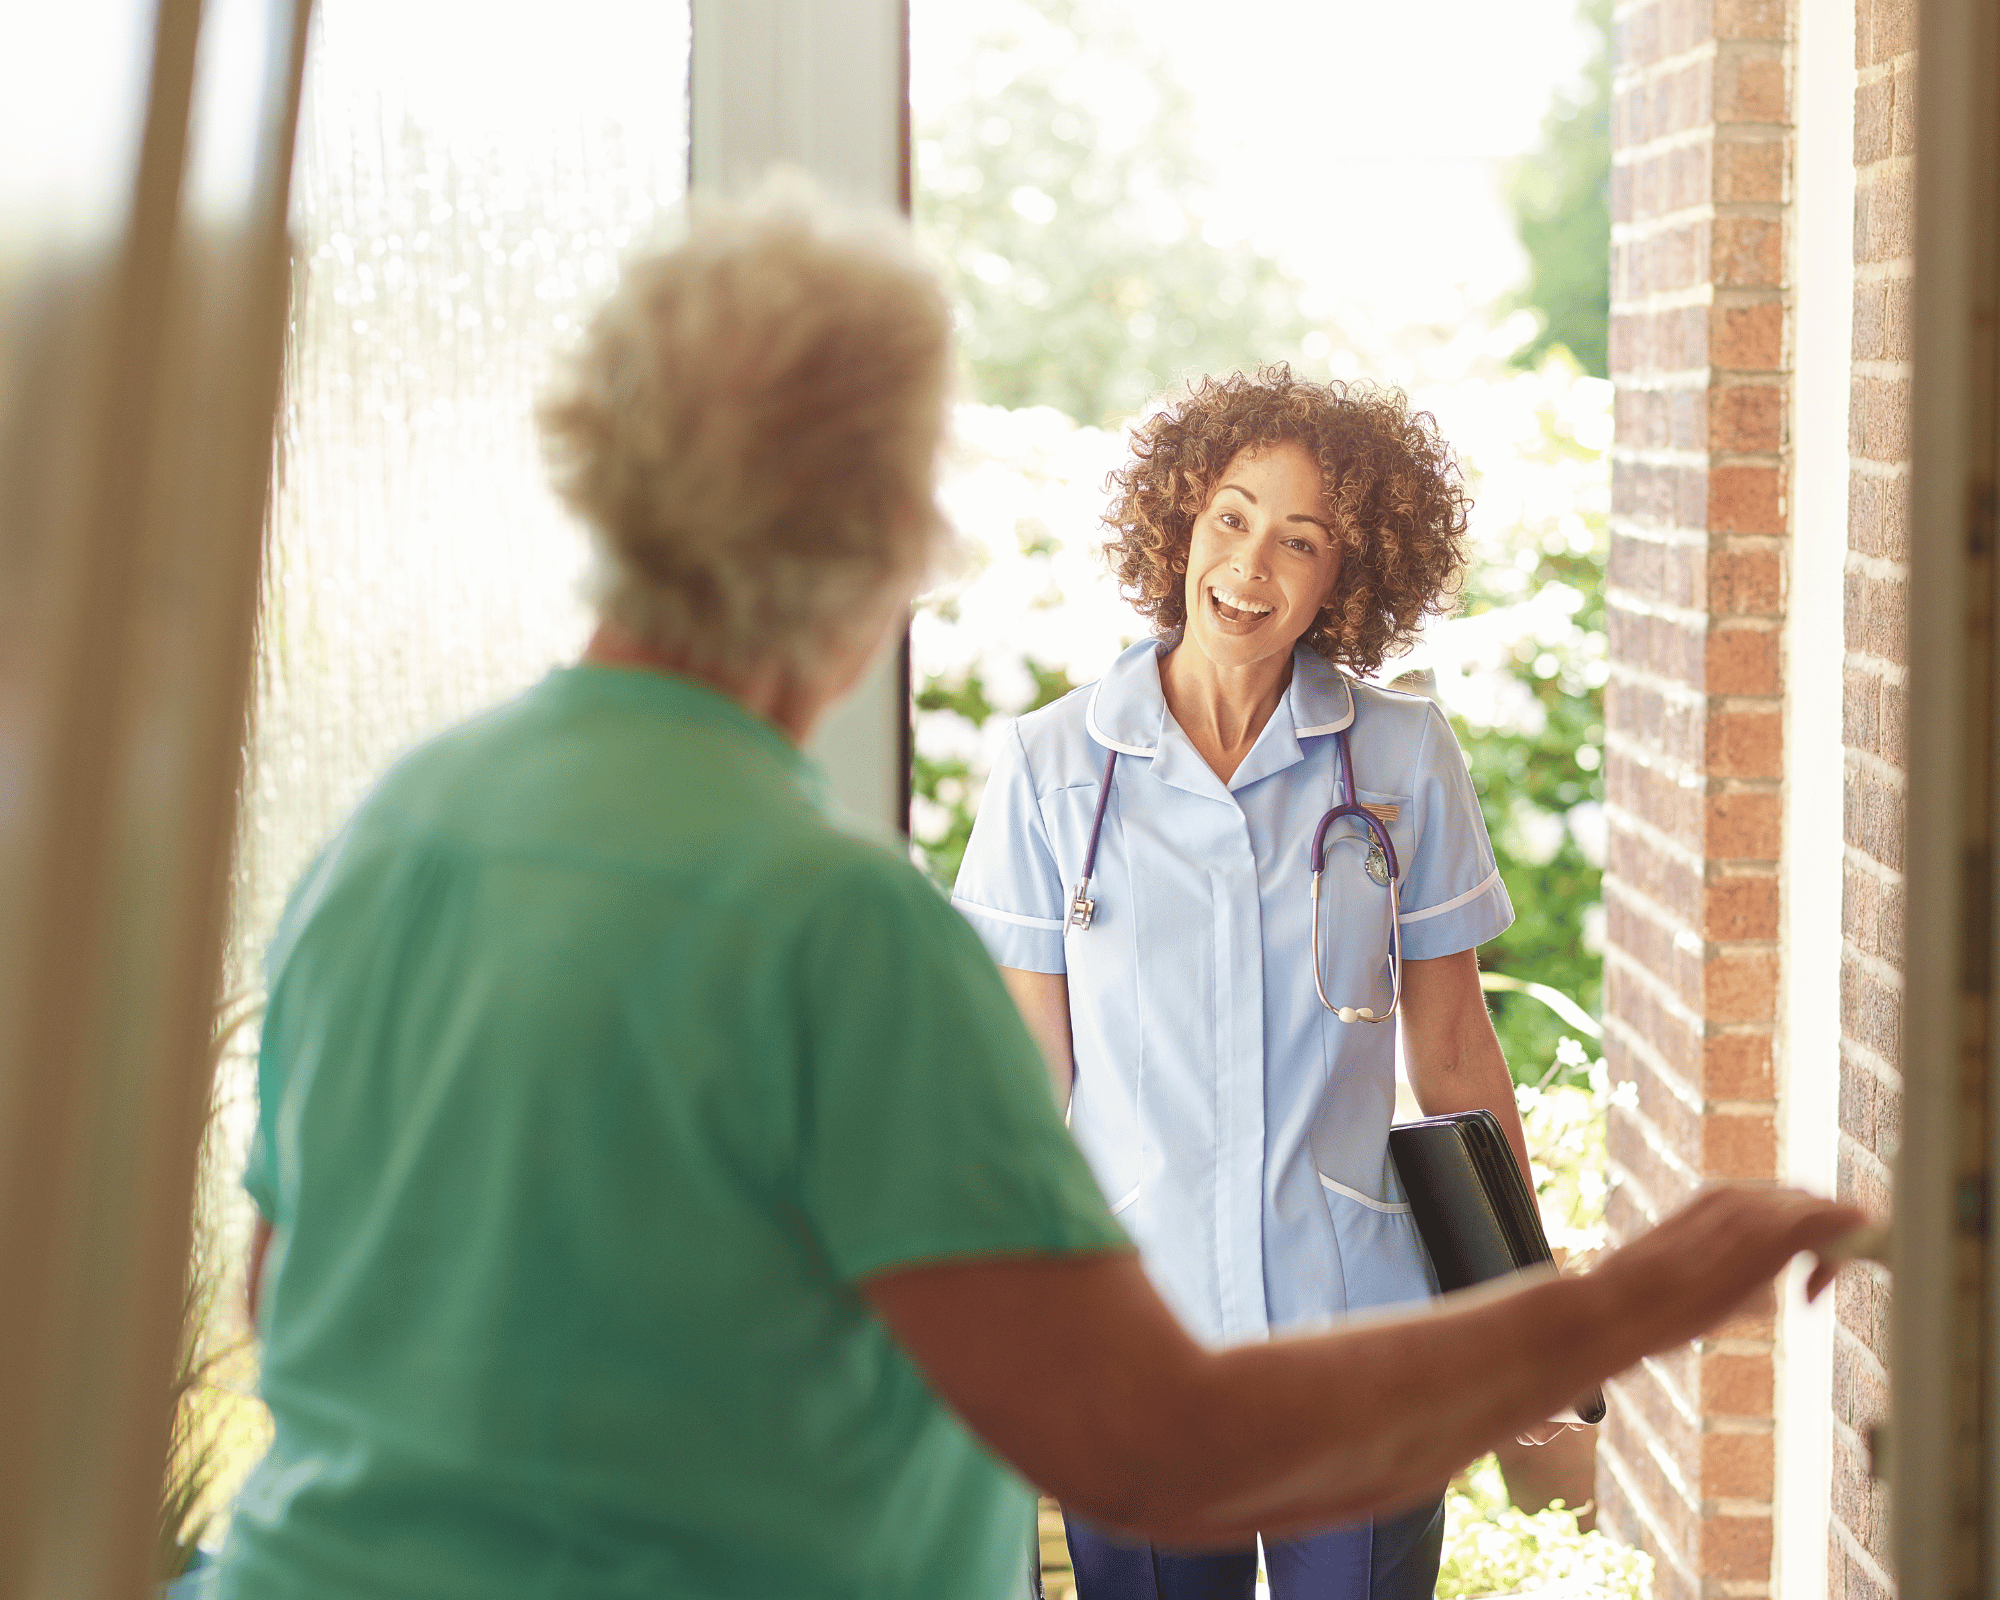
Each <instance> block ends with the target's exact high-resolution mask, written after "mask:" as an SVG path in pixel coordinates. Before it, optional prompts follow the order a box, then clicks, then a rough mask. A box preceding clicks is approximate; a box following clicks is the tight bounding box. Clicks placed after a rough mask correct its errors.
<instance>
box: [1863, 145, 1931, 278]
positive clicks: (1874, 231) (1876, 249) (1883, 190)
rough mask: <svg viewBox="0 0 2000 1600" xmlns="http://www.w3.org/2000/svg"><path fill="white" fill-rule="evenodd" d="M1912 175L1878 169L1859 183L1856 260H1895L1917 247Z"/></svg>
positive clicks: (1894, 170)
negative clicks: (1912, 200)
mask: <svg viewBox="0 0 2000 1600" xmlns="http://www.w3.org/2000/svg"><path fill="white" fill-rule="evenodd" d="M1912 187H1913V185H1912V183H1911V174H1910V173H1909V172H1908V171H1907V170H1903V171H1898V170H1896V169H1894V168H1889V169H1886V170H1876V171H1873V172H1871V173H1869V174H1867V175H1866V176H1865V177H1864V178H1863V179H1862V181H1860V182H1858V183H1857V184H1856V185H1855V191H1854V259H1855V261H1856V262H1857V263H1874V262H1880V261H1895V260H1898V259H1900V258H1901V257H1903V256H1907V255H1909V254H1910V252H1911V251H1912V250H1913V249H1914V248H1915V246H1916V216H1915V212H1914V209H1913V207H1912V205H1911V192H1912Z"/></svg>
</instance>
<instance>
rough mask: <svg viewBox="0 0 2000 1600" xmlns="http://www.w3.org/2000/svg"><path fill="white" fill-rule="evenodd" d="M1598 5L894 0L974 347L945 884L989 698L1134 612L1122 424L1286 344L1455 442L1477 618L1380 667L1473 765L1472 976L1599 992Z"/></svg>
mask: <svg viewBox="0 0 2000 1600" xmlns="http://www.w3.org/2000/svg"><path fill="white" fill-rule="evenodd" d="M1609 26H1610V6H1609V4H1608V3H1606V0H1587V3H1586V4H1584V5H1583V6H1582V7H1581V8H1580V9H1579V8H1578V6H1577V5H1576V4H1575V0H1522V3H1521V4H1518V5H1514V6H1509V7H1505V8H1496V7H1493V6H1488V5H1482V4H1478V3H1474V0H1444V3H1441V4H1438V5H1434V6H1429V7H1424V8H1422V9H1420V10H1410V9H1407V8H1399V7H1376V6H1369V5H1364V4H1359V3H1349V0H1334V3H1326V4H1316V5H1309V6H1302V5H1295V4H1290V3H1287V0H1245V3H1242V4H1238V5H1235V6H1232V7H1231V8H1230V10H1229V13H1228V21H1227V23H1226V24H1225V25H1222V26H1218V25H1217V21H1216V15H1215V13H1214V11H1213V9H1212V8H1209V7H1198V6H1196V5H1194V4H1192V3H1190V0H1148V3H1146V4H1138V3H1136V0H999V3H996V4H991V5H983V6H979V7H965V6H957V5H951V4H946V3H942V0H917V3H915V4H914V5H913V6H912V8H911V88H910V92H911V102H912V114H913V119H914V135H915V149H914V152H913V169H914V190H915V213H916V221H917V226H918V229H919V231H920V233H921V235H922V237H923V239H924V241H925V243H926V244H927V245H928V246H929V248H930V249H931V250H933V251H934V252H935V253H936V255H937V257H938V258H939V260H940V261H942V262H943V263H944V264H945V267H946V270H947V273H948V276H949V280H950V285H951V289H952V292H953V294H954V296H955V298H956V300H957V302H958V307H959V318H960V336H961V340H962V345H963V352H964V373H963V380H962V381H963V395H964V402H963V403H962V404H961V405H960V406H959V408H958V413H957V437H956V441H955V444H954V449H953V454H952V458H951V463H950V467H949V470H948V473H947V477H946V486H945V501H946V505H947V507H948V509H949V510H950V512H951V514H952V516H953V518H954V520H955V521H956V522H957V524H958V526H959V528H960V530H961V531H962V533H963V534H964V536H965V543H966V547H967V548H966V554H965V566H964V569H963V571H962V572H961V573H959V574H958V575H956V576H955V577H954V578H953V579H952V581H949V582H947V583H945V584H943V585H942V586H941V587H939V588H938V589H937V590H935V591H934V592H933V593H931V594H930V595H928V596H926V597H925V598H924V600H923V601H922V603H921V605H920V608H919V611H918V615H917V618H916V622H915V626H914V629H913V632H912V664H913V675H914V679H915V682H914V690H915V697H916V707H917V711H916V763H915V766H916V771H915V800H914V804H913V807H912V817H911V825H912V836H913V839H914V841H915V843H916V845H917V847H918V855H919V859H920V860H921V861H922V862H923V863H924V864H925V865H926V866H927V867H928V868H929V869H930V870H931V871H932V872H933V873H934V874H935V875H936V876H937V877H938V878H939V880H940V881H941V882H944V883H946V884H949V883H950V882H951V880H952V878H953V876H954V875H955V874H956V871H957V867H958V861H959V857H960V855H961V854H962V853H963V850H964V847H965V840H966V837H967V835H968V834H969V832H970V830H971V826H972V818H973V814H974V812H975V811H976V809H977V807H978V802H979V795H980V790H981V786H982V784H983V782H984V779H985V775H986V771H987V767H988V761H989V752H990V750H991V749H992V748H993V741H994V739H995V737H996V736H997V734H998V732H999V730H1000V728H1001V727H1002V726H1003V725H1004V718H1005V717H1007V716H1010V715H1013V714H1017V713H1019V712H1021V711H1025V710H1029V709H1032V708H1033V707H1036V706H1040V705H1044V704H1046V703H1047V702H1049V701H1050V700H1053V699H1056V698H1057V697H1059V696H1061V695H1063V694H1065V693H1067V692H1068V691H1069V690H1070V689H1071V688H1073V687H1074V686H1076V685H1077V684H1079V683H1087V682H1089V681H1090V680H1092V679H1094V678H1095V677H1097V676H1098V675H1099V674H1100V673H1101V672H1102V670H1103V669H1104V667H1105V665H1106V664H1107V663H1108V662H1109V661H1110V659H1111V658H1112V656H1113V655H1114V654H1115V653H1116V652H1117V650H1118V649H1119V648H1121V647H1122V646H1123V645H1124V644H1127V643H1129V642H1131V640H1133V639H1134V638H1136V637H1138V636H1139V633H1140V632H1141V631H1142V630H1141V626H1140V623H1139V619H1138V618H1137V617H1135V616H1134V615H1133V614H1132V612H1131V611H1130V610H1129V609H1128V608H1127V607H1126V606H1125V605H1124V603H1123V602H1122V600H1121V599H1120V598H1119V596H1118V594H1117V592H1116V588H1115V585H1113V584H1112V582H1111V581H1110V579H1109V577H1108V575H1107V573H1106V571H1105V568H1104V565H1103V562H1102V560H1101V559H1100V556H1099V547H1100V544H1101V540H1102V531H1101V529H1100V527H1099V524H1098V518H1099V516H1100V514H1101V512H1102V510H1103V508H1104V504H1105V492H1104V478H1105V474H1106V473H1107V472H1108V471H1110V470H1111V468H1112V467H1114V466H1116V465H1117V464H1118V462H1119V460H1120V458H1121V456H1122V453H1123V448H1124V433H1125V428H1126V426H1127V424H1128V423H1129V422H1130V421H1131V419H1132V418H1133V417H1134V416H1135V415H1138V414H1140V413H1141V412H1142V411H1143V410H1144V408H1145V407H1146V406H1147V405H1148V403H1149V402H1150V401H1152V400H1153V399H1154V398H1155V397H1157V396H1159V395H1161V394H1162V393H1163V392H1164V391H1166V390H1168V389H1169V388H1171V386H1172V385H1174V384H1175V383H1176V382H1177V381H1179V380H1181V379H1183V378H1185V377H1188V376H1195V375H1200V374H1203V373H1216V372H1227V371H1230V370H1232V369H1236V368H1239V367H1240V368H1252V367H1255V366H1257V365H1260V364H1263V363H1268V362H1277V361H1283V362H1288V363H1290V364H1291V365H1292V367H1293V368H1294V369H1295V370H1297V371H1299V372H1301V373H1303V374H1305V375H1307V376H1309V377H1312V378H1316V379H1328V378H1332V379H1361V380H1367V381H1373V382H1378V383H1388V384H1395V385H1397V386H1399V387H1401V388H1403V389H1406V390H1407V391H1409V393H1410V394H1411V396H1412V397H1413V399H1414V400H1415V401H1416V403H1417V404H1418V405H1419V406H1420V407H1422V408H1423V409H1426V410H1429V411H1431V412H1432V413H1433V414H1435V416H1436V417H1437V419H1438V421H1439V423H1440V425H1441V426H1442V428H1443V431H1444V434H1445V436H1446V438H1447V439H1449V440H1450V441H1451V443H1452V444H1453V446H1454V447H1455V448H1456V449H1457V451H1458V452H1459V455H1460V457H1461V459H1462V461H1463V463H1464V465H1465V468H1466V470H1467V473H1468V476H1469V477H1470V478H1471V480H1472V483H1473V485H1474V492H1475V495H1476V497H1477V504H1476V507H1475V510H1474V513H1473V519H1472V533H1473V539H1474V547H1475V552H1476V553H1475V557H1474V562H1473V568H1472V571H1471V574H1470V578H1469V582H1468V584H1467V588H1466V593H1465V602H1464V606H1463V608H1462V611H1461V613H1460V615H1458V616H1456V617H1453V618H1450V619H1446V620H1443V621H1440V622H1438V623H1436V624H1434V625H1433V626H1432V627H1431V628H1430V629H1429V631H1428V632H1427V633H1426V634H1425V636H1424V638H1423V640H1422V642H1421V644H1420V645H1419V646H1418V648H1417V650H1416V651H1415V652H1414V653H1413V655H1411V656H1409V657H1406V658H1404V659H1401V660H1399V661H1396V662H1393V663H1391V664H1390V665H1389V666H1388V667H1387V668H1386V669H1385V673H1384V676H1385V678H1386V679H1396V678H1399V677H1400V678H1401V680H1402V682H1401V686H1402V687H1405V688H1417V689H1420V690H1422V691H1423V692H1429V693H1434V694H1435V695H1436V696H1437V697H1438V699H1439V700H1440V701H1441V703H1442V704H1443V705H1444V707H1445V709H1446V710H1447V711H1448V712H1449V714H1450V716H1451V719H1452V723H1453V727H1454V729H1455V730H1456V732H1457V734H1458V737H1459V739H1460V742H1461V743H1462V744H1463V746H1464V748H1465V750H1466V753H1467V755H1468V756H1469V757H1470V759H1471V763H1472V771H1473V779H1474V783H1475V785H1476V786H1477V788H1478V790H1479V792H1480V795H1481V798H1482V802H1483V804H1484V805H1485V808H1486V824H1487V828H1488V830H1489V832H1490V833H1491V835H1492V838H1493V842H1494V846H1495V849H1496V851H1497V852H1498V855H1499V859H1500V865H1501V868H1502V871H1503V872H1504V874H1505V876H1506V880H1507V887H1508V892H1509V893H1510V895H1511V896H1512V898H1513V901H1514V907H1515V911H1516V913H1517V915H1518V919H1519V920H1517V921H1516V922H1515V924H1514V926H1513V927H1512V928H1510V929H1509V930H1508V931H1507V933H1506V934H1504V935H1503V936H1502V937H1501V938H1500V939H1499V940H1497V941H1495V942H1494V943H1493V944H1491V945H1488V946H1486V947H1485V948H1484V949H1483V950H1482V952H1481V959H1482V962H1483V963H1484V964H1485V965H1486V966H1487V967H1488V968H1489V969H1490V970H1491V971H1493V972H1495V973H1498V974H1500V975H1503V976H1505V977H1508V978H1513V979H1518V980H1521V981H1525V982H1533V983H1537V984H1541V985H1546V986H1548V987H1550V988H1553V989H1554V990H1556V991H1558V992H1560V993H1561V994H1562V995H1564V996H1567V997H1569V998H1570V999H1572V1000H1573V1001H1574V1002H1576V1004H1577V1005H1578V1006H1580V1007H1581V1008H1582V1009H1583V1010H1584V1011H1586V1012H1590V1013H1595V1011H1596V1009H1597V1005H1598V995H1599V989H1600V983H1601V972H1602V961H1601V948H1602V938H1603V910H1602V907H1601V904H1600V897H1599V877H1600V869H1601V868H1602V866H1603V861H1604V841H1605V825H1604V812H1603V804H1602V798H1603V779H1602V769H1603V748H1602V747H1603V738H1604V729H1603V702H1602V690H1603V686H1604V682H1605V679H1606V677H1607V675H1608V666H1607V661H1606V651H1605V637H1604V611H1603V563H1604V553H1605V548H1606V531H1605V522H1606V516H1607V514H1608V511H1609V502H1610V468H1609V464H1608V460H1607V458H1606V455H1605V451H1606V450H1607V448H1608V446H1609V444H1610V441H1611V385H1610V384H1609V382H1607V381H1606V374H1605V353H1606V352H1605V341H1606V321H1607V303H1608V301H1607V296H1608V283H1609V276H1610V274H1609V259H1608V258H1609V247H1610V237H1611V234H1610V228H1611V223H1610V213H1609V177H1610V167H1611V138H1610V55H1609V39H1608V29H1609ZM1491 999H1492V1002H1493V1009H1494V1014H1495V1019H1496V1023H1497V1026H1498V1027H1499V1030H1500V1035H1501V1041H1502V1043H1503V1045H1504V1046H1505V1047H1506V1050H1507V1056H1508V1059H1509V1061H1510V1062H1511V1063H1512V1064H1513V1067H1514V1070H1515V1073H1516V1076H1517V1078H1519V1079H1520V1080H1521V1081H1522V1082H1524V1083H1528V1084H1536V1083H1541V1082H1543V1081H1544V1080H1547V1081H1549V1082H1552V1083H1562V1082H1577V1083H1580V1082H1582V1081H1583V1078H1584V1074H1585V1072H1586V1070H1587V1068H1586V1063H1587V1059H1588V1058H1587V1056H1586V1054H1585V1052H1584V1051H1583V1050H1582V1049H1581V1048H1579V1047H1578V1046H1577V1045H1572V1046H1571V1047H1569V1048H1565V1047H1563V1045H1562V1039H1563V1037H1564V1036H1565V1034H1566V1033H1567V1034H1569V1035H1571V1036H1574V1035H1576V1034H1577V1033H1579V1032H1580V1031H1584V1030H1580V1029H1579V1028H1578V1026H1577V1025H1576V1024H1575V1023H1574V1022H1568V1021H1565V1019H1564V1018H1563V1016H1562V1015H1560V1014H1559V1013H1558V1012H1556V1011H1553V1010H1551V1009H1550V1008H1549V1006H1548V1005H1546V1004H1543V1003H1542V1002H1540V1001H1538V1000H1535V999H1533V998H1530V997H1527V996H1523V995H1520V994H1518V993H1512V994H1510V993H1507V992H1504V991H1503V992H1495V993H1493V994H1492V995H1491ZM1579 1044H1580V1041H1579ZM1591 1054H1594V1052H1591ZM1552 1074H1553V1076H1551V1075H1552Z"/></svg>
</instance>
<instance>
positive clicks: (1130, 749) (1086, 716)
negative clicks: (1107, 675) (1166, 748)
mask: <svg viewBox="0 0 2000 1600" xmlns="http://www.w3.org/2000/svg"><path fill="white" fill-rule="evenodd" d="M1103 688H1104V680H1103V679H1102V678H1099V679H1098V680H1097V687H1096V688H1094V689H1092V690H1091V691H1090V700H1089V702H1088V703H1087V704H1086V705H1085V706H1084V708H1083V726H1084V729H1085V731H1086V732H1088V733H1089V735H1090V736H1091V738H1093V739H1095V740H1096V741H1097V742H1098V743H1099V744H1101V745H1103V746H1104V748H1105V749H1107V750H1116V751H1117V752H1118V753H1119V754H1120V755H1121V756H1156V755H1158V754H1159V753H1160V747H1159V746H1158V745H1156V744H1149V745H1136V744H1120V743H1119V742H1118V741H1117V740H1116V739H1114V738H1112V737H1111V736H1110V735H1109V734H1107V733H1106V732H1105V731H1104V730H1103V729H1102V728H1100V727H1098V725H1097V696H1098V694H1099V693H1100V691H1102V690H1103Z"/></svg>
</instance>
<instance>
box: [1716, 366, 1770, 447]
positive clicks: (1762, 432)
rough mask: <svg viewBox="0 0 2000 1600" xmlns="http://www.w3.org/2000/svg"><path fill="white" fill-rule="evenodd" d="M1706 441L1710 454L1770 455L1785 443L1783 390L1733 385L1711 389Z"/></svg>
mask: <svg viewBox="0 0 2000 1600" xmlns="http://www.w3.org/2000/svg"><path fill="white" fill-rule="evenodd" d="M1707 400H1708V408H1707V409H1708V438H1707V440H1706V441H1705V443H1706V445H1707V447H1708V448H1709V449H1711V450H1720V451H1725V452H1735V453H1739V454H1744V453H1752V452H1765V453H1768V452H1772V451H1776V450H1778V449H1780V448H1782V447H1783V445H1784V442H1785V390H1784V386H1783V385H1781V384H1776V383H1743V384H1732V385H1730V386H1729V387H1727V388H1718V389H1712V390H1710V391H1709V393H1708V396H1707Z"/></svg>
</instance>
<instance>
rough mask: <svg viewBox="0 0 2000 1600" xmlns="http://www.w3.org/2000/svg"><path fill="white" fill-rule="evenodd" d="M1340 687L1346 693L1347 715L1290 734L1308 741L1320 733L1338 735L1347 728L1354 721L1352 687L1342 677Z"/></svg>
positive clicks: (1298, 729)
mask: <svg viewBox="0 0 2000 1600" xmlns="http://www.w3.org/2000/svg"><path fill="white" fill-rule="evenodd" d="M1340 686H1341V688H1343V689H1345V690H1346V691H1347V715H1346V716H1344V717H1338V718H1336V719H1335V720H1334V721H1332V722H1322V723H1321V724H1320V725H1319V726H1318V727H1317V728H1294V729H1293V730H1292V733H1293V734H1294V735H1295V736H1296V737H1298V738H1300V739H1310V738H1313V737H1314V736H1316V735H1318V734H1322V733H1338V732H1340V730H1341V729H1342V728H1345V727H1347V726H1348V725H1349V724H1350V723H1352V722H1353V721H1354V685H1353V684H1351V683H1349V682H1348V681H1347V679H1346V677H1345V676H1344V675H1343V676H1342V678H1341V680H1340Z"/></svg>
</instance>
